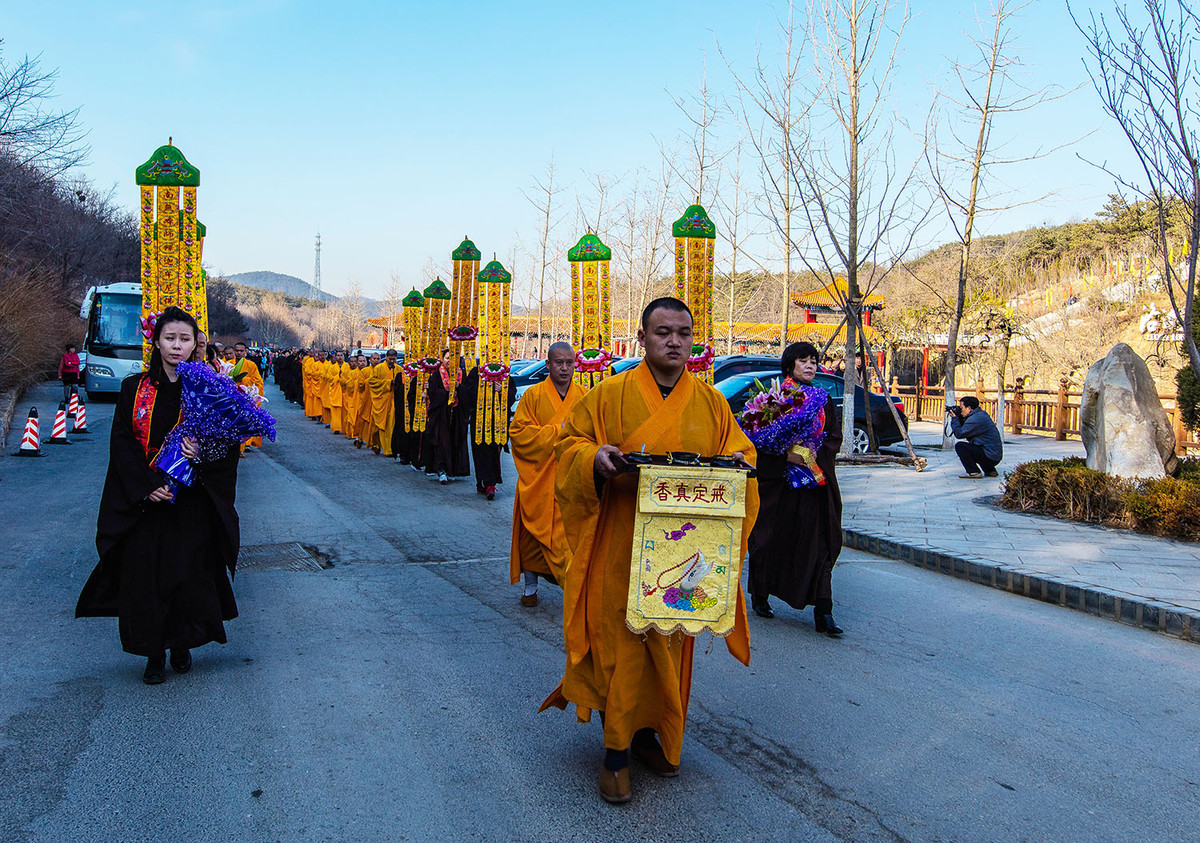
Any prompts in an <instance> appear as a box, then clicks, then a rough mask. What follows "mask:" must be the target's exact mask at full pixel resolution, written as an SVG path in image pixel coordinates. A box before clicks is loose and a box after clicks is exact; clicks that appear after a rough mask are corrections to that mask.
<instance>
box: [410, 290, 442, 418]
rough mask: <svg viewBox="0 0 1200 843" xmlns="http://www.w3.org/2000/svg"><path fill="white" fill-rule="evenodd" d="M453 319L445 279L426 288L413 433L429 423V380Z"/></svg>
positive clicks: (440, 356)
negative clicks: (449, 322)
mask: <svg viewBox="0 0 1200 843" xmlns="http://www.w3.org/2000/svg"><path fill="white" fill-rule="evenodd" d="M449 316H450V291H449V290H448V289H447V288H446V285H445V284H444V283H443V282H442V279H441V278H435V279H434V280H433V283H432V284H430V285H429V286H428V287H426V288H425V306H424V308H423V310H422V314H421V355H422V356H421V357H420V358H419V359H418V360H416V361H414V362H415V363H416V365H417V366H419V367H420V369H421V372H420V374H419V375H418V377H417V381H416V383H417V406H416V408H415V409H414V411H413V423H412V429H413V430H416V431H423V430H424V429H425V423H426V422H427V421H429V376H430V375H431V374H432V373H433V372H436V371H437V369H438V366H440V365H441V363H442V349H443V348H444V347H445V343H446V342H447V339H446V323H447V322H448V321H449Z"/></svg>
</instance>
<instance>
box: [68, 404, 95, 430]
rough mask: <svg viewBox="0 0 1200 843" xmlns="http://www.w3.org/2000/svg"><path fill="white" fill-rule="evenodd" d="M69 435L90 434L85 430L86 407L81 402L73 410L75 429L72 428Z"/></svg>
mask: <svg viewBox="0 0 1200 843" xmlns="http://www.w3.org/2000/svg"><path fill="white" fill-rule="evenodd" d="M71 433H91V431H90V430H88V429H87V405H86V404H84V403H83V402H82V401H80V402H79V406H78V407H76V408H75V427H74V428H72V430H71Z"/></svg>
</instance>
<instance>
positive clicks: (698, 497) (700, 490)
mask: <svg viewBox="0 0 1200 843" xmlns="http://www.w3.org/2000/svg"><path fill="white" fill-rule="evenodd" d="M692 500H694V501H695V502H696V503H710V501H709V499H708V487H707V486H705V485H704V484H703V483H697V484H696V485H695V487H694V488H693V489H692Z"/></svg>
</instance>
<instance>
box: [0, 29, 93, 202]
mask: <svg viewBox="0 0 1200 843" xmlns="http://www.w3.org/2000/svg"><path fill="white" fill-rule="evenodd" d="M3 46H4V42H3V41H2V40H0V50H2V48H3ZM57 77H58V71H57V70H43V69H42V66H41V61H40V57H39V56H32V57H30V56H28V55H27V56H24V57H23V58H22V59H21V60H20V61H18V62H17V63H16V64H13V65H10V64H8V63H7V62H5V61H4V57H3V54H2V53H0V152H2V153H3V158H2V159H0V184H2V183H3V180H4V176H5V175H6V173H5V169H6V167H5V164H6V163H8V164H11V165H15V166H16V167H17V168H24V167H33V168H35V169H36V170H37V171H38V172H39V173H41V174H42V176H43V177H44V178H46V179H53V178H56V177H58V176H60V175H62V174H63V173H65V172H66V171H67V170H69V169H70V168H71V167H74V166H75V165H76V164H79V163H82V162H83V161H84V160H85V159H86V158H87V155H88V146H87V144H86V143H84V138H85V137H86V135H87V133H86V132H85V131H84V130H83V128H82V127H81V125H80V122H79V109H78V108H73V109H69V110H66V111H58V110H55V109H52V108H49V107H48V105H47V103H48V102H49V100H51V99H53V98H54V81H55V79H56V78H57Z"/></svg>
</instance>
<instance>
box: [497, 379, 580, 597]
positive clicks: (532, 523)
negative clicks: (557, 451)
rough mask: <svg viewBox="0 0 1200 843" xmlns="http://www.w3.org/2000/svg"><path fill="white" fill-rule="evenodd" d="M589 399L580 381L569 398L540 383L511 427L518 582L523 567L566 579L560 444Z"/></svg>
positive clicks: (512, 571)
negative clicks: (578, 407) (579, 405)
mask: <svg viewBox="0 0 1200 843" xmlns="http://www.w3.org/2000/svg"><path fill="white" fill-rule="evenodd" d="M582 397H583V389H582V388H581V387H580V386H579V385H578V384H576V383H575V382H574V381H572V382H571V384H570V386H569V387H568V388H567V396H566V398H560V397H559V394H558V389H557V388H556V387H555V386H554V384H553V383H551V382H550V381H549V380H544V381H542V382H541V383H539V384H534V385H533V386H531V387H529V389H527V390H526V391H525V394H524V395H522V396H521V401H520V403H518V404H517V410H516V412H515V413H514V414H513V418H512V421H511V422H509V425H508V439H509V442H510V443H512V444H511V448H512V458H513V462H514V463H515V464H516V466H517V491H516V494H514V495H513V530H512V548H511V550H510V552H509V560H510V561H509V575H510V577H511V579H512V582H513V584H516V583H517V582H518V581H519V580H520V578H521V572H522V571H533V572H535V573H538V574H543V575H550V576H552V577H553V578H554V579H555V580H556V581H558V580H560V579H561V577H562V566H561V558H562V555H563V552H564V550H565V548H566V538H565V536H564V534H563V524H562V517H561V516H560V515H559V512H558V504H557V503H556V502H555V500H554V470H555V469H556V468H557V467H558V460H556V459H555V457H554V446H555V445H556V444H558V434H559V432H560V431H561V429H562V424H563V422H564V421H566V419H567V414H568V413H570V412H571V408H572V407H574V406H575V402H576V401H578V400H579V399H580V398H582Z"/></svg>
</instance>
